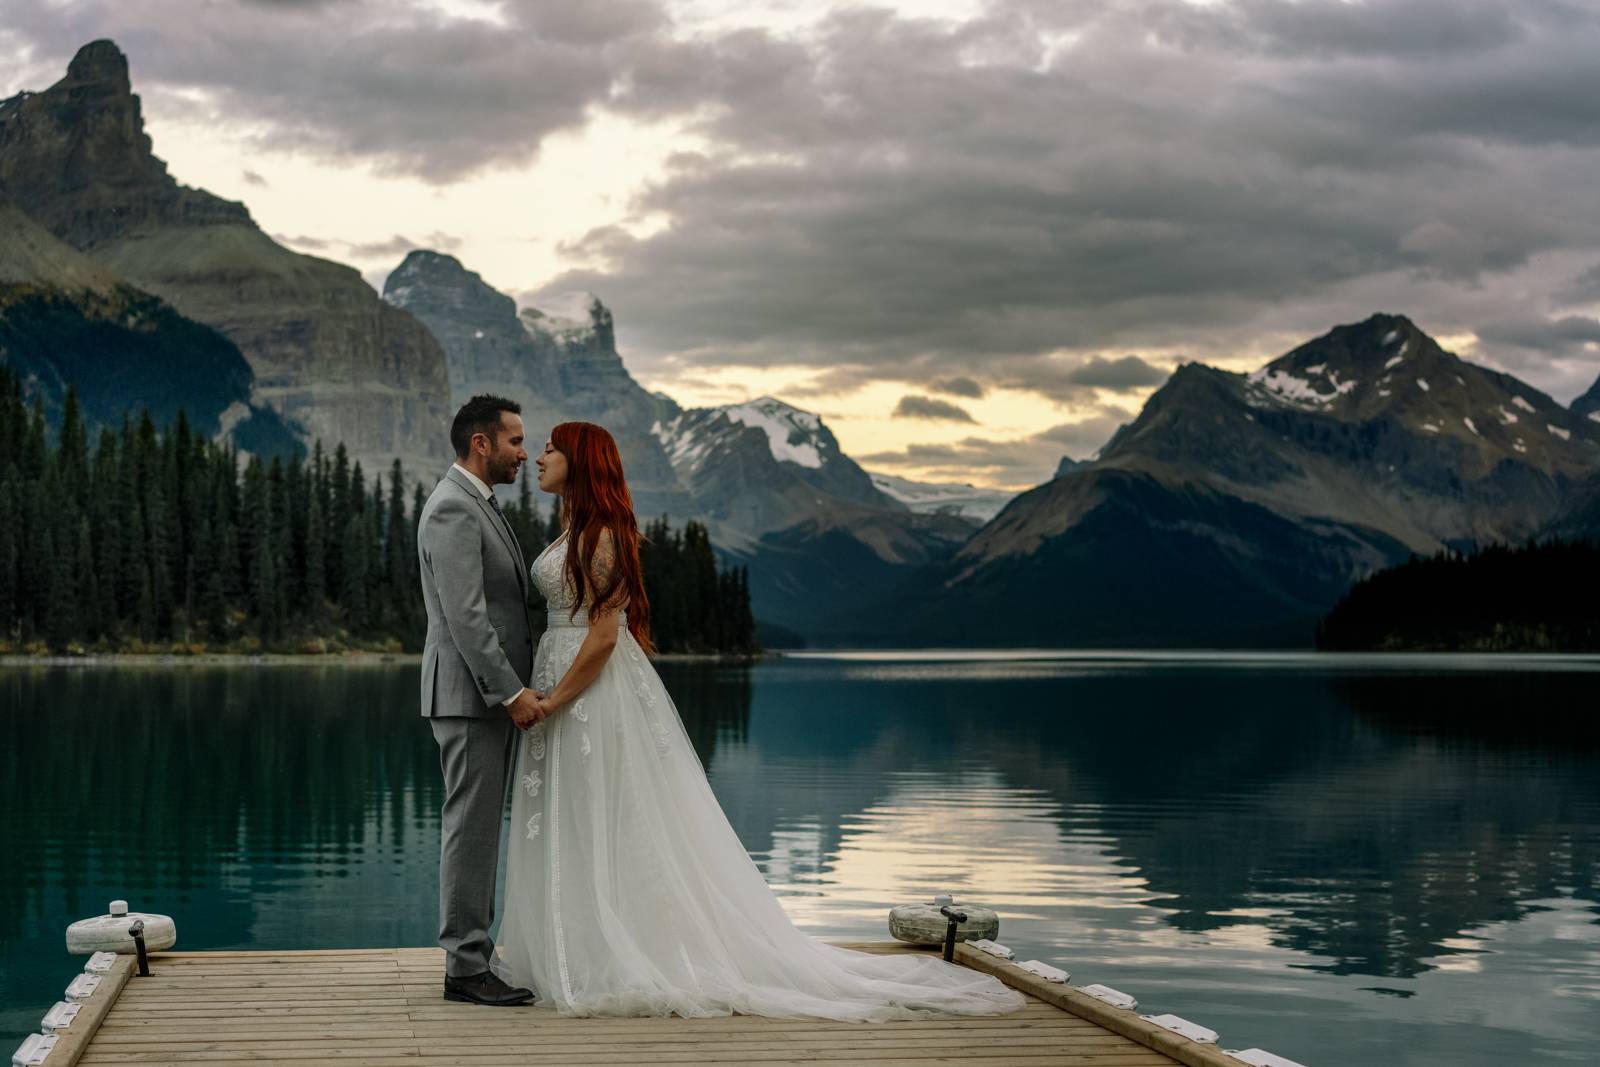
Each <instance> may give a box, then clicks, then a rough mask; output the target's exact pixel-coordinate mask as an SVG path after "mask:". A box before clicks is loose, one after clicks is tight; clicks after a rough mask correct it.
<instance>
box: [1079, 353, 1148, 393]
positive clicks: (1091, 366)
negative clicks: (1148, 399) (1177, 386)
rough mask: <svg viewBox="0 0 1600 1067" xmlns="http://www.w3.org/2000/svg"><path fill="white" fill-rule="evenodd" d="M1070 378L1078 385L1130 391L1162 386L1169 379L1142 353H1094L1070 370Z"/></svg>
mask: <svg viewBox="0 0 1600 1067" xmlns="http://www.w3.org/2000/svg"><path fill="white" fill-rule="evenodd" d="M1067 378H1068V380H1070V381H1072V382H1075V383H1077V384H1078V385H1087V386H1091V387H1093V388H1096V389H1110V390H1112V391H1114V392H1126V391H1127V390H1130V389H1142V388H1144V387H1145V386H1150V385H1160V384H1161V383H1162V382H1164V381H1166V380H1167V372H1166V371H1164V370H1161V369H1160V368H1159V367H1152V366H1151V365H1150V364H1148V363H1146V362H1145V361H1144V360H1142V359H1140V358H1139V357H1138V356H1123V357H1122V358H1121V359H1102V358H1101V357H1099V356H1091V357H1090V358H1089V359H1088V360H1086V361H1084V362H1083V363H1082V364H1080V365H1079V366H1078V367H1077V368H1075V369H1074V370H1072V371H1069V372H1068V374H1067Z"/></svg>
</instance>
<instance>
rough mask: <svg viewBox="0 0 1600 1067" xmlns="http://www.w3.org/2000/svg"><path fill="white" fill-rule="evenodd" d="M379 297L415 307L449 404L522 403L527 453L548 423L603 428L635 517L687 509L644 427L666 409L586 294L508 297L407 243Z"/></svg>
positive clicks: (679, 514) (605, 313) (688, 512)
mask: <svg viewBox="0 0 1600 1067" xmlns="http://www.w3.org/2000/svg"><path fill="white" fill-rule="evenodd" d="M383 298H384V301H385V302H386V303H388V304H390V305H392V306H394V307H396V308H403V309H404V310H406V311H408V312H410V313H411V314H413V315H415V316H416V317H417V318H418V319H419V320H421V321H422V322H423V323H425V324H426V325H427V327H428V329H429V330H431V331H432V333H433V335H434V336H435V337H436V338H438V340H439V343H440V344H441V345H442V346H443V349H444V353H445V358H446V362H447V366H448V368H449V374H450V392H451V404H452V407H454V406H458V405H460V404H461V403H463V402H464V401H465V400H466V399H467V398H468V397H470V396H472V395H473V394H475V393H497V394H500V395H502V396H507V397H509V398H511V399H512V400H515V401H517V402H518V403H520V404H521V405H522V407H523V422H524V424H525V425H526V427H527V431H528V439H529V442H530V444H529V451H530V452H531V451H534V449H535V448H537V447H539V446H542V445H543V443H544V441H545V439H546V437H547V436H548V435H549V432H550V427H552V426H554V425H555V424H556V423H558V422H566V421H569V420H580V421H585V422H596V423H599V424H600V425H602V426H604V427H605V428H606V429H608V430H610V431H611V433H612V435H613V436H614V437H615V438H616V439H617V447H618V450H619V451H621V453H622V462H623V468H624V470H625V471H626V472H627V475H628V485H629V487H630V489H631V490H632V492H633V494H634V506H635V508H636V509H637V511H638V513H639V515H640V516H641V519H643V518H646V517H649V516H652V515H661V514H667V515H671V516H672V517H673V518H674V519H675V520H679V519H683V518H686V517H691V516H692V515H693V514H694V513H695V509H694V506H693V504H692V503H691V501H690V496H689V493H688V492H687V491H686V490H685V488H684V487H683V485H682V484H680V483H679V481H678V477H677V474H676V473H675V472H674V471H673V469H672V464H671V463H669V462H668V460H667V457H666V454H665V453H664V452H663V451H662V449H661V445H660V443H659V442H658V441H657V440H656V438H655V436H654V435H653V434H652V433H651V432H650V428H651V426H653V425H654V424H655V423H656V421H657V420H658V419H660V418H661V417H662V416H663V415H664V414H670V413H671V412H672V411H675V410H676V406H675V405H673V404H672V403H671V401H665V400H663V399H662V398H660V397H657V396H654V395H652V394H651V393H649V392H647V391H646V390H645V389H644V388H643V387H642V386H640V385H639V383H638V382H636V381H634V380H633V377H632V376H631V375H630V374H629V373H628V371H627V368H626V367H625V366H623V362H622V357H621V356H620V355H619V354H618V353H617V343H616V333H615V330H614V328H613V323H612V317H611V311H610V309H608V308H607V307H606V306H605V305H604V304H602V303H601V302H600V301H599V300H598V299H596V298H595V297H593V296H591V295H590V294H587V293H581V294H572V295H571V296H570V297H568V298H566V299H565V300H562V301H558V302H556V303H554V304H553V305H552V306H551V307H548V308H543V309H541V308H531V307H530V308H524V309H522V310H521V311H519V310H518V308H517V306H516V303H515V301H513V300H512V299H511V298H510V297H509V296H506V295H505V294H504V293H501V292H499V291H497V290H495V289H494V288H493V287H492V286H490V285H489V284H488V283H486V282H485V281H484V280H483V279H482V278H481V277H480V276H479V275H477V274H476V273H474V272H472V271H469V270H467V269H466V268H465V267H464V266H462V264H461V262H460V261H459V260H457V259H456V258H455V257H454V256H448V255H444V254H441V253H438V252H431V251H416V252H412V253H410V254H409V255H407V256H406V258H405V259H404V261H402V262H401V264H400V265H399V266H398V267H397V268H395V270H394V271H393V272H391V273H390V275H389V278H388V280H387V282H385V284H384V288H383Z"/></svg>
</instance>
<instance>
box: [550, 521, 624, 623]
mask: <svg viewBox="0 0 1600 1067" xmlns="http://www.w3.org/2000/svg"><path fill="white" fill-rule="evenodd" d="M567 544H568V538H567V535H566V534H562V535H561V536H560V537H558V538H556V540H554V541H552V542H550V544H549V545H548V546H547V547H546V548H545V550H544V551H543V552H541V553H539V555H538V556H537V557H535V558H534V561H533V566H532V567H530V568H529V570H530V572H531V574H532V577H533V584H534V585H536V586H538V587H539V592H540V593H542V594H543V595H544V601H545V605H546V606H547V607H548V609H549V612H550V614H551V616H552V617H554V616H557V615H559V616H561V617H562V618H563V619H564V618H566V616H567V614H568V613H569V612H571V611H572V608H573V605H574V604H575V603H576V601H577V599H578V593H577V590H576V589H574V588H573V587H572V583H571V582H570V581H569V580H568V579H567V574H566V566H567ZM616 559H617V557H616V549H615V548H614V547H613V545H612V542H611V534H610V532H609V531H605V530H602V531H601V533H600V542H599V544H598V545H596V546H595V550H594V570H595V573H594V574H593V575H591V577H590V580H591V582H596V583H605V582H609V581H610V580H611V572H612V569H613V568H614V567H615V566H616ZM586 615H587V612H586V611H579V612H578V613H577V615H576V617H575V621H576V622H578V623H580V624H584V623H587V621H588V620H587V618H586Z"/></svg>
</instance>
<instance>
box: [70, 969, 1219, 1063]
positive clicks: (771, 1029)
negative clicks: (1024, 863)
mask: <svg viewBox="0 0 1600 1067" xmlns="http://www.w3.org/2000/svg"><path fill="white" fill-rule="evenodd" d="M848 947H851V948H856V949H859V950H862V951H871V952H881V953H897V952H907V951H918V950H915V949H911V948H909V947H908V946H903V945H900V944H899V943H897V942H875V943H871V944H867V945H856V944H853V945H850V946H848ZM960 962H962V963H964V964H966V965H968V966H973V965H974V964H973V962H972V961H969V960H967V959H962V960H960ZM978 966H980V969H984V970H991V969H990V968H989V967H988V966H986V965H983V964H982V963H979V964H978ZM152 968H153V970H154V974H155V976H154V977H153V978H150V979H138V978H134V979H132V980H130V981H129V982H128V983H127V985H126V986H125V987H124V988H123V989H122V990H121V994H120V996H119V997H118V998H117V999H116V1001H115V1003H113V1004H111V1005H110V1006H109V1009H108V1010H106V1011H105V1012H104V1014H103V1017H102V1019H101V1021H100V1025H99V1028H98V1030H97V1031H96V1032H95V1034H94V1035H93V1037H92V1038H91V1039H90V1040H89V1041H88V1042H87V1044H86V1046H85V1047H84V1048H83V1049H82V1050H81V1051H82V1054H81V1057H80V1058H79V1059H78V1061H77V1062H79V1063H81V1064H84V1065H85V1067H96V1065H98V1064H110V1063H139V1064H144V1063H166V1064H174V1065H182V1067H196V1065H205V1064H212V1065H215V1067H238V1065H240V1064H260V1063H280V1064H285V1065H292V1067H315V1065H318V1064H322V1065H328V1067H333V1065H337V1067H447V1065H449V1067H499V1065H510V1064H534V1065H554V1064H619V1065H620V1064H627V1065H628V1067H638V1065H639V1064H640V1063H641V1062H649V1063H650V1064H652V1065H654V1064H694V1063H705V1064H737V1063H749V1064H762V1065H766V1064H799V1063H812V1064H827V1065H829V1067H851V1065H861V1067H868V1065H871V1064H880V1065H892V1067H913V1065H920V1064H973V1065H975V1067H1011V1065H1016V1067H1042V1065H1044V1064H1050V1065H1053V1067H1172V1065H1173V1064H1175V1063H1180V1062H1181V1063H1185V1064H1189V1063H1194V1062H1196V1061H1195V1060H1194V1059H1193V1057H1192V1056H1190V1057H1188V1058H1184V1057H1182V1056H1174V1055H1171V1054H1170V1053H1171V1052H1172V1049H1171V1048H1160V1047H1151V1044H1152V1042H1151V1041H1149V1040H1141V1035H1142V1034H1143V1033H1144V1032H1143V1031H1142V1030H1140V1029H1139V1027H1137V1026H1133V1025H1131V1024H1129V1023H1128V1022H1127V1021H1126V1020H1114V1021H1113V1023H1112V1025H1109V1026H1108V1025H1106V1022H1105V1020H1101V1019H1095V1018H1087V1017H1085V1016H1084V1015H1083V1014H1082V1013H1081V1012H1075V1011H1074V1010H1073V1007H1074V1006H1075V1003H1076V1002H1074V1001H1072V1000H1070V998H1063V996H1062V995H1061V994H1060V987H1059V986H1058V987H1055V989H1053V990H1039V989H1036V988H1029V987H1028V984H1027V981H1024V980H1022V979H1018V978H1017V976H1016V975H1015V974H1010V973H1001V974H999V975H998V976H999V977H1000V978H1001V980H1002V981H1005V982H1007V983H1008V984H1010V985H1013V986H1014V987H1016V988H1019V989H1021V990H1022V992H1024V993H1025V994H1026V995H1027V996H1028V1004H1027V1006H1026V1007H1025V1008H1024V1009H1023V1010H1021V1011H1018V1012H1015V1013H1013V1014H1011V1015H1005V1016H989V1017H961V1016H936V1017H930V1018H926V1019H912V1020H897V1021H895V1022H890V1023H879V1024H863V1023H842V1022H833V1021H825V1020H808V1019H767V1018H760V1017H755V1016H744V1015H735V1016H725V1017H717V1018H711V1019H680V1018H676V1017H669V1018H620V1019H610V1018H605V1019H575V1018H564V1017H562V1016H559V1015H557V1014H555V1013H554V1012H552V1011H550V1010H549V1009H546V1008H538V1007H524V1008H512V1009H491V1008H483V1007H479V1006H476V1005H470V1004H458V1003H451V1002H448V1001H445V1000H444V999H443V997H442V996H441V993H442V990H441V985H442V975H443V972H444V957H443V953H442V952H440V951H439V950H438V949H433V948H416V949H355V950H350V951H348V952H341V951H338V950H318V951H314V952H306V953H297V952H243V951H232V950H230V951H226V952H214V953H213V952H183V953H160V954H157V955H156V956H155V957H154V958H153V960H152ZM1011 970H1013V971H1019V969H1017V968H1012V969H1011ZM991 973H993V972H992V971H991ZM1019 973H1020V974H1022V975H1023V976H1024V978H1025V979H1027V980H1031V981H1035V982H1037V981H1038V980H1037V979H1034V978H1033V976H1032V975H1027V974H1026V972H1020V971H1019ZM1096 1003H1098V1002H1096ZM1130 1014H1131V1013H1130ZM1164 1036H1168V1037H1170V1036H1171V1035H1164ZM1171 1043H1172V1042H1170V1041H1169V1042H1168V1044H1169V1045H1170V1044H1171ZM1187 1044H1192V1042H1189V1043H1187ZM1185 1051H1187V1050H1185ZM1210 1051H1211V1052H1213V1053H1214V1055H1216V1056H1221V1054H1220V1053H1216V1052H1215V1050H1214V1049H1213V1050H1210ZM1200 1062H1201V1063H1202V1064H1203V1067H1212V1063H1213V1061H1211V1060H1206V1059H1202V1060H1201V1061H1200ZM1224 1062H1229V1063H1234V1064H1235V1067H1237V1065H1236V1061H1231V1060H1228V1061H1224Z"/></svg>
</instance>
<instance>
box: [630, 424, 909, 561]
mask: <svg viewBox="0 0 1600 1067" xmlns="http://www.w3.org/2000/svg"><path fill="white" fill-rule="evenodd" d="M653 430H654V432H655V435H656V438H657V439H658V440H659V441H660V442H661V445H662V448H663V449H664V450H665V452H666V455H667V456H668V458H669V459H670V460H671V462H672V467H673V469H674V470H675V471H677V472H678V478H679V480H680V481H682V482H683V484H684V485H685V486H687V487H688V488H689V491H690V492H691V493H692V494H694V498H695V504H696V506H697V507H698V508H699V510H700V514H702V515H703V516H705V517H706V518H708V519H710V520H713V521H714V522H716V523H717V524H718V525H719V526H721V527H722V528H723V529H724V530H726V531H729V532H732V533H736V534H737V535H738V538H739V539H740V540H743V539H755V538H759V537H760V536H761V535H762V534H764V533H767V532H769V531H772V530H777V529H781V528H783V527H786V526H791V525H793V524H795V523H797V522H801V521H803V520H805V519H807V518H814V517H816V514H817V510H818V509H819V508H824V507H829V506H833V507H838V506H844V505H858V506H862V507H866V508H869V509H873V510H890V511H906V510H908V509H907V508H906V507H905V506H904V505H903V504H901V503H899V502H898V501H896V500H894V499H893V498H892V497H890V496H888V495H887V494H885V493H883V492H882V491H880V490H879V489H878V488H877V487H876V486H874V485H873V484H872V478H871V477H870V476H869V475H868V474H867V472H866V471H864V470H862V469H861V468H860V467H859V466H858V465H857V464H856V462H855V461H854V460H852V459H850V458H849V457H848V456H846V455H845V454H844V452H843V451H842V450H841V449H840V448H839V441H838V439H837V438H835V437H834V436H833V432H832V431H831V430H829V429H828V428H827V426H825V425H823V422H822V419H821V418H819V417H818V416H816V415H814V414H812V413H810V412H807V411H801V410H800V409H799V408H796V407H792V406H791V405H789V404H786V403H784V402H783V401H781V400H775V399H773V398H772V397H770V396H764V397H760V398H759V399H756V400H751V401H748V402H746V403H743V404H728V405H725V406H722V407H709V408H693V409H691V410H688V411H680V412H679V413H678V414H676V415H675V416H674V417H673V418H671V419H669V420H667V421H665V422H657V423H656V424H655V426H654V427H653ZM725 547H728V546H727V545H726V543H725Z"/></svg>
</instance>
